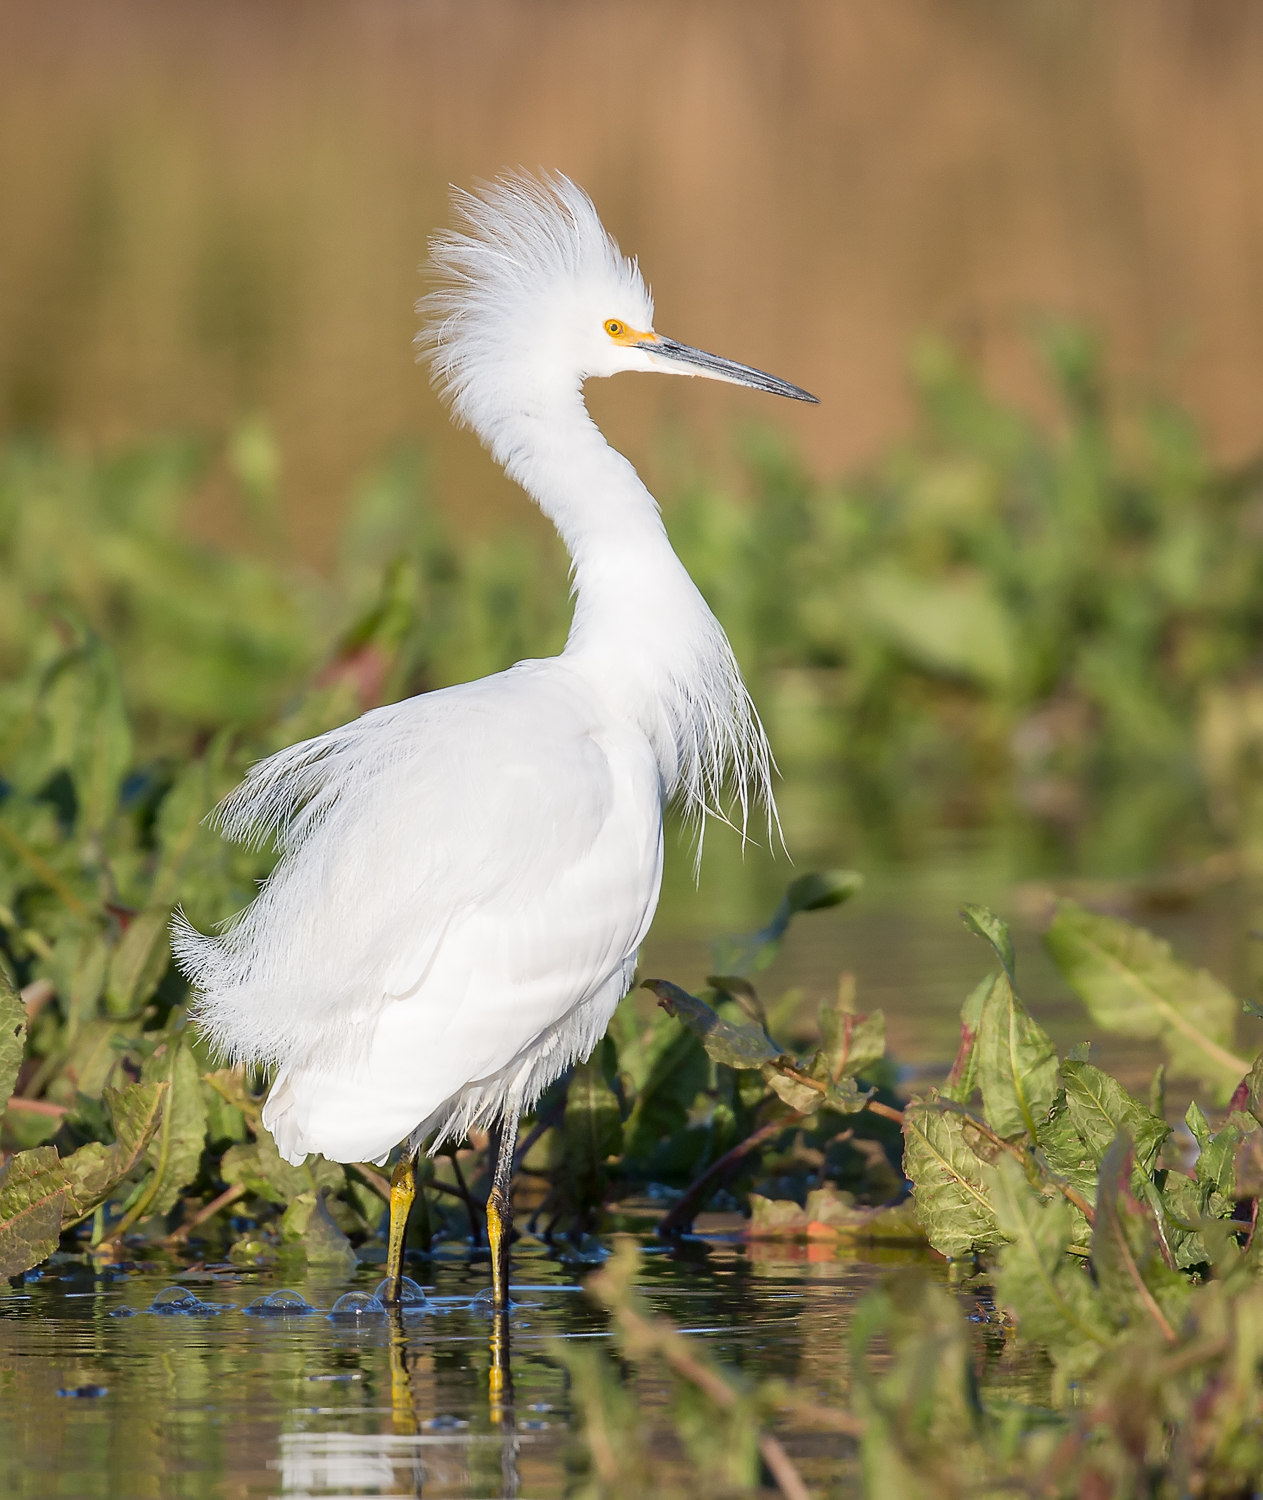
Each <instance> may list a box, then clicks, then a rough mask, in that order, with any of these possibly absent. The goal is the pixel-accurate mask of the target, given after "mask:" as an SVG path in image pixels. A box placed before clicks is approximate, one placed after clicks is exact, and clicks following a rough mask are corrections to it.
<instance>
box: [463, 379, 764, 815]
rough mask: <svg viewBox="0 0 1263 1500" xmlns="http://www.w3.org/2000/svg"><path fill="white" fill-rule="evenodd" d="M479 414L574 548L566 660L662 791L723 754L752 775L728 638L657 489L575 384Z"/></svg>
mask: <svg viewBox="0 0 1263 1500" xmlns="http://www.w3.org/2000/svg"><path fill="white" fill-rule="evenodd" d="M487 425H488V427H490V428H493V430H492V431H489V432H484V433H483V434H482V435H483V436H484V440H485V441H487V443H488V446H490V447H491V448H492V451H493V452H494V453H495V456H496V457H497V458H498V459H500V461H501V462H502V463H503V464H504V467H505V470H506V472H507V473H508V474H509V476H510V477H511V478H512V479H515V480H516V481H517V482H518V483H519V484H521V485H522V487H523V488H524V489H525V490H526V491H527V492H528V493H529V494H530V495H531V496H532V498H533V499H534V500H535V501H536V502H537V504H538V505H539V507H540V509H541V510H542V511H543V513H544V514H545V515H546V516H547V517H548V518H549V520H551V521H552V523H553V525H554V526H556V528H557V531H558V533H559V534H560V536H561V539H562V541H563V543H564V544H565V547H566V550H567V551H568V552H569V554H570V557H571V560H572V564H573V578H574V598H575V605H574V617H573V620H572V622H571V627H570V634H569V637H568V639H567V641H566V648H565V652H564V660H565V661H566V662H567V663H568V664H569V665H570V666H572V667H574V668H575V669H576V670H577V671H579V672H580V673H582V674H583V676H584V677H585V678H586V679H587V680H588V681H589V682H590V684H591V685H592V687H593V688H594V689H595V690H596V692H597V693H598V695H599V696H600V697H601V699H602V700H603V701H605V702H606V703H607V704H608V705H609V707H610V709H611V711H612V712H613V713H614V714H615V715H616V716H618V717H622V718H627V719H630V720H632V721H633V722H635V723H636V724H638V725H639V726H640V728H641V729H642V730H643V732H644V733H645V734H646V735H647V736H648V738H649V740H650V742H651V744H652V745H653V747H654V750H655V753H656V755H657V758H658V764H659V767H660V768H661V771H662V776H663V784H664V790H665V792H666V795H668V796H670V795H671V794H672V793H673V792H674V791H675V790H676V788H677V786H678V785H679V784H680V782H681V781H683V783H684V785H685V787H686V788H687V791H688V792H689V793H697V794H701V795H703V796H709V795H710V794H712V792H713V790H714V789H715V784H716V782H717V780H719V779H722V773H723V768H722V765H721V764H720V762H723V761H728V760H729V758H730V757H731V759H732V760H733V761H735V762H736V764H735V765H734V766H733V769H734V770H735V771H736V773H737V779H738V781H739V782H742V783H744V782H745V780H746V778H747V776H749V775H751V774H752V773H753V778H755V779H757V777H758V774H759V773H758V771H757V770H756V768H755V767H754V766H752V765H750V764H749V763H748V760H747V757H749V756H750V755H751V754H753V756H754V758H755V759H757V758H758V751H759V748H761V745H762V733H761V731H760V730H754V724H755V723H757V721H753V722H752V714H751V710H750V708H749V702H748V699H747V697H746V694H745V690H744V688H743V687H742V685H741V680H740V674H739V671H738V668H737V664H736V660H735V658H734V657H733V653H732V648H731V646H730V645H729V643H728V638H727V636H726V635H725V634H724V631H723V628H722V626H721V625H720V624H719V622H718V620H716V618H715V616H714V615H713V614H712V613H711V611H710V608H709V607H708V606H707V604H706V601H705V600H704V599H703V598H702V596H701V593H700V592H699V591H698V588H697V586H696V584H695V583H694V582H693V580H692V579H691V578H690V577H689V574H688V572H687V570H686V569H685V567H684V565H683V563H681V561H680V560H679V558H678V557H677V556H676V554H675V551H674V549H673V548H672V546H671V542H670V539H669V538H668V536H667V532H666V527H665V526H664V525H663V522H662V516H661V513H660V511H659V509H658V504H657V501H656V500H655V499H654V497H653V496H652V495H651V494H650V493H649V490H648V489H647V488H646V487H645V485H644V483H643V482H642V481H641V479H640V476H639V475H638V474H637V473H636V470H635V468H634V467H633V466H632V464H631V463H630V462H629V461H628V460H627V459H626V458H624V456H623V455H622V454H621V453H619V452H618V451H617V450H616V449H614V448H612V447H611V446H610V445H609V443H608V442H607V441H606V439H605V437H604V435H603V433H602V432H601V430H600V428H598V427H597V425H596V423H595V422H594V421H593V420H592V417H591V415H590V413H589V412H588V409H587V406H586V405H585V404H584V401H583V396H582V393H581V392H580V391H579V390H578V389H571V390H567V391H564V392H560V393H557V394H555V395H554V396H553V397H552V399H549V400H547V401H544V402H541V403H540V404H539V405H538V407H536V408H535V409H534V410H531V411H529V412H528V411H521V410H519V411H518V412H516V413H514V414H513V415H512V416H505V417H501V419H500V420H499V421H497V422H494V423H488V424H487ZM752 730H754V736H752V735H751V731H752ZM752 737H754V738H757V741H758V742H759V743H758V744H757V745H756V744H752V743H751V739H752ZM699 757H700V761H701V762H702V763H700V764H699V763H698V761H699Z"/></svg>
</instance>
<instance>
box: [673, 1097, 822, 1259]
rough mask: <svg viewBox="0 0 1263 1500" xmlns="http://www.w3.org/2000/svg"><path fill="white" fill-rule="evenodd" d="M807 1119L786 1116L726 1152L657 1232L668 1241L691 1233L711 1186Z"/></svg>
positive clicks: (685, 1195) (691, 1187) (793, 1115)
mask: <svg viewBox="0 0 1263 1500" xmlns="http://www.w3.org/2000/svg"><path fill="white" fill-rule="evenodd" d="M805 1118H806V1116H805V1115H803V1114H800V1113H799V1112H798V1111H797V1110H795V1111H794V1113H793V1114H791V1115H784V1116H783V1117H782V1118H781V1119H779V1120H770V1121H769V1122H768V1123H767V1124H766V1125H761V1126H760V1127H759V1129H758V1130H756V1131H755V1132H754V1134H753V1135H748V1136H746V1138H745V1140H744V1141H739V1142H738V1143H737V1144H736V1145H735V1146H734V1147H733V1148H732V1150H731V1151H727V1152H725V1153H724V1155H723V1156H721V1157H720V1158H719V1160H718V1161H716V1162H712V1163H711V1165H710V1166H709V1167H707V1168H706V1170H705V1171H704V1172H703V1173H702V1174H701V1176H700V1177H697V1178H694V1180H693V1181H692V1182H691V1183H690V1184H689V1185H688V1188H687V1189H686V1190H685V1193H684V1196H683V1197H682V1198H681V1199H680V1200H679V1202H678V1203H676V1204H675V1205H674V1206H673V1207H672V1208H671V1209H670V1210H668V1212H667V1213H665V1214H664V1215H663V1216H662V1218H661V1219H660V1220H659V1221H658V1231H657V1232H658V1233H659V1234H660V1235H661V1236H663V1238H665V1237H666V1236H667V1235H670V1234H682V1233H683V1232H684V1231H685V1230H687V1229H689V1228H690V1227H691V1226H692V1223H693V1220H694V1218H695V1217H696V1215H697V1211H698V1209H699V1208H700V1207H701V1205H702V1204H703V1203H704V1202H705V1200H706V1197H707V1195H708V1190H709V1188H710V1186H711V1184H712V1183H714V1182H716V1181H717V1180H718V1179H721V1178H723V1177H724V1176H725V1175H726V1174H727V1173H728V1172H729V1171H730V1170H731V1169H732V1168H733V1167H735V1166H736V1165H737V1163H738V1162H739V1161H741V1159H742V1158H743V1157H746V1156H748V1155H749V1154H750V1152H751V1151H753V1150H754V1149H755V1147H756V1146H761V1145H762V1144H763V1142H764V1141H767V1140H771V1138H772V1137H773V1136H774V1135H779V1134H780V1132H781V1131H782V1130H784V1129H786V1127H787V1126H791V1125H797V1124H798V1122H799V1121H800V1120H802V1119H805Z"/></svg>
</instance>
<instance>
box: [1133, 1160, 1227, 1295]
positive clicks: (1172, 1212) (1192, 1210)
mask: <svg viewBox="0 0 1263 1500" xmlns="http://www.w3.org/2000/svg"><path fill="white" fill-rule="evenodd" d="M1143 1185H1144V1186H1146V1187H1147V1188H1148V1193H1147V1195H1146V1196H1147V1200H1148V1202H1149V1203H1150V1206H1151V1207H1153V1209H1154V1212H1155V1213H1156V1214H1160V1215H1161V1217H1162V1228H1163V1232H1164V1234H1165V1235H1166V1240H1167V1244H1168V1245H1169V1246H1170V1247H1171V1253H1172V1255H1173V1256H1174V1258H1175V1264H1176V1265H1177V1266H1178V1267H1179V1269H1180V1270H1181V1271H1187V1270H1189V1269H1190V1268H1191V1267H1193V1266H1200V1265H1205V1264H1206V1263H1208V1262H1209V1261H1210V1259H1211V1256H1210V1251H1209V1250H1208V1248H1207V1246H1206V1242H1205V1240H1204V1239H1203V1238H1202V1236H1201V1234H1200V1233H1199V1232H1198V1230H1199V1226H1200V1225H1201V1223H1202V1221H1203V1220H1204V1219H1206V1218H1207V1217H1208V1216H1209V1217H1211V1218H1217V1219H1218V1218H1226V1217H1227V1216H1228V1215H1229V1214H1230V1213H1231V1212H1232V1203H1231V1201H1230V1200H1229V1199H1227V1198H1221V1197H1219V1195H1218V1194H1215V1193H1207V1192H1206V1191H1205V1189H1204V1188H1203V1187H1202V1186H1201V1184H1200V1183H1198V1182H1195V1181H1194V1179H1193V1178H1191V1177H1186V1176H1185V1175H1184V1173H1183V1172H1168V1173H1166V1176H1165V1178H1164V1180H1163V1183H1162V1191H1161V1193H1158V1190H1157V1188H1156V1187H1155V1186H1154V1184H1153V1182H1152V1181H1149V1180H1148V1179H1146V1180H1145V1183H1144V1184H1143ZM1150 1195H1152V1196H1150ZM1155 1199H1156V1202H1155Z"/></svg>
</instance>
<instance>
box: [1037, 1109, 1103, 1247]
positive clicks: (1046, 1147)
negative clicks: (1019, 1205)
mask: <svg viewBox="0 0 1263 1500" xmlns="http://www.w3.org/2000/svg"><path fill="white" fill-rule="evenodd" d="M1036 1141H1037V1144H1038V1146H1039V1150H1040V1152H1041V1154H1042V1156H1043V1159H1044V1161H1045V1162H1046V1163H1047V1166H1048V1169H1049V1171H1051V1172H1053V1173H1054V1174H1055V1175H1056V1176H1057V1177H1060V1178H1064V1179H1065V1181H1066V1182H1068V1183H1069V1184H1070V1185H1071V1187H1073V1188H1077V1189H1078V1191H1079V1192H1080V1193H1082V1194H1083V1196H1084V1197H1085V1198H1086V1199H1087V1201H1088V1202H1089V1203H1091V1202H1092V1200H1093V1198H1095V1197H1096V1170H1097V1158H1096V1156H1095V1155H1094V1154H1093V1152H1092V1151H1091V1150H1090V1149H1089V1148H1088V1145H1087V1143H1086V1142H1085V1141H1084V1139H1083V1137H1082V1136H1081V1135H1080V1134H1079V1132H1078V1130H1077V1129H1076V1128H1075V1124H1074V1117H1073V1115H1072V1114H1071V1112H1070V1106H1069V1103H1068V1101H1067V1098H1066V1091H1065V1089H1064V1088H1062V1089H1059V1090H1058V1091H1057V1094H1056V1096H1055V1097H1054V1099H1053V1102H1052V1108H1051V1109H1050V1110H1049V1112H1048V1118H1047V1119H1046V1120H1045V1121H1044V1122H1043V1123H1042V1124H1041V1125H1040V1127H1039V1133H1038V1135H1037V1137H1036ZM1071 1211H1072V1213H1073V1214H1074V1216H1075V1219H1076V1221H1077V1228H1076V1234H1077V1238H1078V1239H1079V1240H1082V1239H1083V1238H1084V1236H1085V1235H1086V1231H1087V1220H1086V1219H1085V1218H1084V1217H1083V1216H1082V1214H1080V1213H1079V1212H1078V1210H1077V1209H1072V1210H1071Z"/></svg>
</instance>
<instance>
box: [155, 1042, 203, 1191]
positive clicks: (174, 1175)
mask: <svg viewBox="0 0 1263 1500" xmlns="http://www.w3.org/2000/svg"><path fill="white" fill-rule="evenodd" d="M141 1079H142V1082H145V1083H149V1084H153V1083H157V1082H160V1081H162V1080H164V1079H165V1080H166V1082H167V1083H168V1084H169V1085H170V1092H169V1093H168V1095H167V1105H166V1110H165V1112H164V1115H163V1120H162V1128H161V1130H160V1131H159V1132H158V1134H157V1136H156V1137H155V1138H154V1140H153V1141H151V1143H150V1145H149V1150H148V1153H147V1159H148V1162H149V1165H150V1166H151V1167H152V1168H153V1170H154V1172H155V1173H156V1174H157V1183H156V1186H155V1191H154V1194H153V1197H152V1198H151V1199H150V1202H149V1205H148V1210H147V1211H148V1213H150V1214H158V1215H160V1216H161V1215H163V1214H166V1213H168V1212H169V1211H170V1210H171V1208H172V1207H173V1206H174V1204H175V1202H176V1199H177V1198H179V1196H180V1194H181V1193H182V1192H183V1191H184V1189H185V1188H186V1187H188V1186H189V1184H190V1183H191V1182H193V1181H194V1180H195V1179H196V1177H197V1174H198V1171H199V1170H200V1168H201V1163H202V1149H203V1147H204V1146H205V1144H206V1101H205V1100H204V1099H203V1098H202V1081H201V1074H200V1073H199V1072H198V1067H197V1063H196V1062H195V1061H194V1058H193V1054H192V1053H191V1052H190V1051H189V1049H188V1047H187V1046H185V1045H184V1042H183V1040H182V1039H180V1038H179V1037H173V1038H171V1039H170V1040H169V1041H168V1042H167V1046H166V1049H165V1050H163V1049H159V1050H158V1051H156V1052H155V1053H154V1055H153V1056H152V1057H151V1058H149V1059H147V1060H146V1063H145V1066H144V1068H143V1069H142V1071H141Z"/></svg>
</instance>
